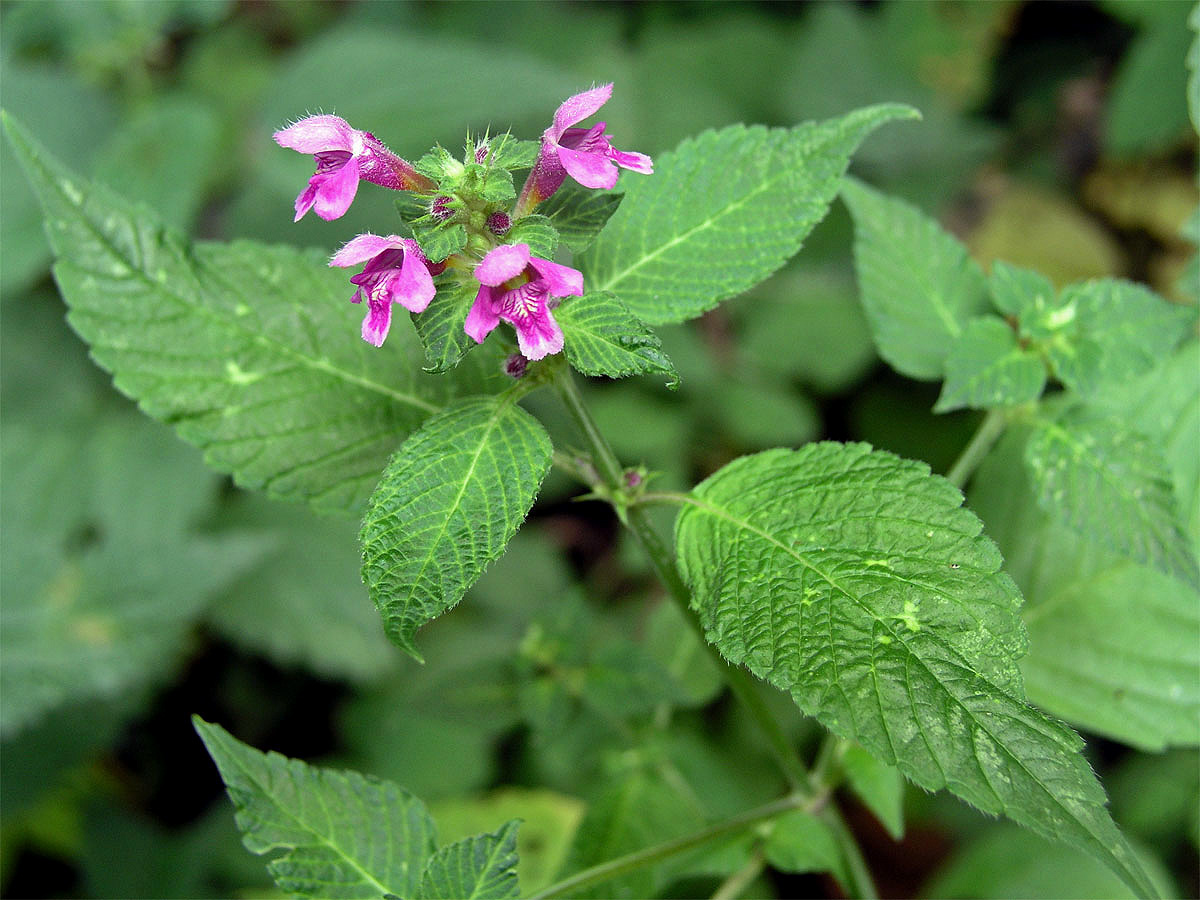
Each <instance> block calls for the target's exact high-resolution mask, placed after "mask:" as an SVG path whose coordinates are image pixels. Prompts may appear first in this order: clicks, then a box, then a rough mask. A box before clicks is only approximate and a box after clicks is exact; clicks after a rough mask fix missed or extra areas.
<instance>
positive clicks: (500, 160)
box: [488, 134, 541, 171]
mask: <svg viewBox="0 0 1200 900" xmlns="http://www.w3.org/2000/svg"><path fill="white" fill-rule="evenodd" d="M540 147H541V143H540V142H539V141H522V140H518V139H517V138H515V137H513V136H512V135H511V134H500V135H497V136H496V137H494V138H489V139H488V151H489V154H490V155H489V158H488V162H490V163H491V165H493V166H498V167H499V168H501V169H508V170H509V171H512V170H513V169H531V168H533V164H534V161H535V160H537V155H538V149H539V148H540Z"/></svg>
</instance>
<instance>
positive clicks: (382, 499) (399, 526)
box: [360, 398, 552, 660]
mask: <svg viewBox="0 0 1200 900" xmlns="http://www.w3.org/2000/svg"><path fill="white" fill-rule="evenodd" d="M551 450H552V448H551V446H550V439H549V437H548V436H547V434H546V431H545V429H543V428H542V426H541V424H539V423H538V421H537V420H536V419H535V418H533V416H531V415H529V413H527V412H525V411H524V410H523V409H521V408H520V407H519V406H516V405H515V404H514V403H513V402H512V400H511V398H494V399H474V400H463V401H460V402H459V403H457V404H455V405H453V406H451V407H449V408H448V409H446V410H444V411H443V412H441V413H439V414H437V415H436V416H433V417H432V418H430V419H429V420H428V421H427V422H426V423H425V424H424V425H422V426H421V428H420V430H418V431H417V432H416V433H415V434H413V435H412V436H411V437H410V438H409V439H408V440H406V441H405V442H404V443H403V444H402V445H401V446H400V449H399V450H397V451H396V454H395V456H393V457H392V460H391V462H390V463H388V466H387V468H386V469H385V470H384V472H383V476H382V478H380V480H379V485H378V487H376V489H375V493H374V494H372V495H371V500H370V503H369V504H368V506H367V513H366V516H365V518H364V519H363V527H362V533H361V536H360V537H361V541H362V547H363V581H364V582H366V584H367V588H368V590H369V591H370V594H371V599H372V600H374V601H375V606H376V607H377V608H378V609H379V612H380V615H382V616H383V623H384V629H385V630H386V631H387V633H388V636H389V637H391V639H392V640H393V641H395V642H396V643H397V644H398V645H399V646H400V647H401V648H403V649H404V650H405V651H406V652H407V653H409V654H411V655H412V656H413V657H415V658H416V659H418V660H419V659H421V655H420V654H419V653H418V652H417V649H416V646H415V645H414V644H413V635H415V634H416V631H417V629H418V628H420V627H421V626H422V625H424V624H425V623H426V622H428V621H430V620H431V619H433V618H436V617H437V616H439V615H441V614H442V613H444V612H446V611H447V610H448V609H450V608H451V607H453V606H454V605H455V604H457V603H458V601H459V600H461V599H462V595H463V593H464V592H465V591H466V590H467V588H469V587H470V586H471V585H472V584H474V583H475V580H476V579H477V578H478V577H479V576H480V575H481V574H483V570H484V568H485V567H486V566H487V564H488V563H490V562H492V561H493V560H495V559H496V558H497V557H499V556H500V555H501V554H502V553H503V552H504V547H505V545H506V544H507V543H508V541H509V539H510V538H511V537H512V536H513V534H515V533H516V531H517V528H518V527H519V526H520V524H521V522H523V521H524V519H525V516H526V514H527V513H528V512H529V507H530V506H532V505H533V499H534V497H535V496H536V495H537V490H538V487H539V486H540V485H541V483H542V479H543V478H544V477H545V475H546V472H547V470H548V469H549V468H550V454H551Z"/></svg>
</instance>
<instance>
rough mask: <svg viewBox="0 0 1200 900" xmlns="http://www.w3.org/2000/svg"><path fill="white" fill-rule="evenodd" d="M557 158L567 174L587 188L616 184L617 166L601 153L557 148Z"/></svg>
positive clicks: (606, 187)
mask: <svg viewBox="0 0 1200 900" xmlns="http://www.w3.org/2000/svg"><path fill="white" fill-rule="evenodd" d="M558 160H559V162H561V163H562V165H563V168H564V169H566V170H567V174H568V175H570V176H571V177H572V178H574V179H575V180H576V181H578V182H579V183H580V184H582V185H583V186H584V187H588V188H604V189H606V190H607V189H608V188H611V187H613V186H614V185H616V183H617V176H618V175H619V174H620V173H619V172H617V167H616V166H614V165H613V164H612V162H610V161H609V159H608V157H606V156H605V155H604V154H603V153H596V152H588V151H586V150H568V149H567V148H566V147H559V148H558Z"/></svg>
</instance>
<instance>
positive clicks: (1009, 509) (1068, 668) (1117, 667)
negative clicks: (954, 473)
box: [971, 369, 1200, 750]
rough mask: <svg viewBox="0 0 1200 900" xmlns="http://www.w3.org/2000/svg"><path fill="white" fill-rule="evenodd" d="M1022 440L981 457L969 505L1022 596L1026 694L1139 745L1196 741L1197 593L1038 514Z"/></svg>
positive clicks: (1022, 431)
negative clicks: (1026, 640) (1026, 646)
mask: <svg viewBox="0 0 1200 900" xmlns="http://www.w3.org/2000/svg"><path fill="white" fill-rule="evenodd" d="M1194 371H1195V370H1194V369H1193V370H1192V373H1193V374H1192V375H1191V377H1192V378H1193V379H1194V378H1195V375H1194ZM1027 439H1028V429H1027V428H1018V429H1013V430H1012V431H1010V432H1009V433H1008V434H1006V435H1005V437H1004V438H1003V439H1002V440H1001V441H1000V443H999V444H998V445H997V447H996V449H995V450H993V452H992V453H991V454H989V455H988V457H987V459H986V460H984V462H983V464H982V466H981V467H980V469H979V472H978V473H977V476H976V478H974V479H973V480H972V488H971V505H972V508H974V509H976V510H977V511H978V513H979V515H980V516H982V517H983V519H984V520H985V521H986V522H987V526H988V532H989V533H990V534H991V535H993V536H994V537H995V539H996V541H997V543H998V544H999V545H1000V549H1001V550H1002V551H1003V552H1004V557H1005V560H1006V561H1007V566H1008V569H1009V571H1010V572H1011V573H1012V576H1013V578H1014V579H1016V581H1017V583H1018V584H1019V585H1020V586H1021V589H1022V591H1023V592H1024V594H1025V597H1026V606H1025V608H1024V610H1023V612H1024V618H1025V622H1026V627H1027V630H1028V632H1029V644H1030V650H1029V654H1028V655H1027V656H1025V657H1024V659H1022V660H1021V671H1022V674H1023V675H1024V676H1025V686H1026V691H1027V692H1028V695H1029V698H1030V699H1031V700H1032V701H1033V702H1034V703H1036V704H1037V705H1038V706H1039V707H1041V708H1042V709H1044V710H1046V711H1047V712H1049V713H1050V714H1052V715H1055V716H1060V717H1062V718H1064V719H1066V720H1067V721H1069V722H1071V723H1072V724H1074V725H1076V726H1078V727H1081V728H1086V729H1088V730H1089V731H1092V732H1096V733H1099V734H1102V735H1105V736H1106V737H1110V738H1113V739H1115V740H1119V741H1123V742H1125V743H1126V744H1131V745H1133V746H1136V747H1141V748H1144V749H1147V750H1161V749H1162V748H1163V747H1165V746H1168V745H1171V744H1195V743H1197V742H1200V733H1198V732H1200V685H1198V684H1197V682H1196V677H1195V673H1196V671H1197V666H1200V608H1198V607H1197V604H1196V596H1195V591H1194V590H1193V589H1191V588H1189V587H1188V586H1187V585H1185V584H1184V583H1183V582H1181V581H1179V580H1178V579H1175V578H1171V577H1169V576H1167V575H1164V574H1162V573H1161V572H1157V571H1155V570H1153V569H1150V568H1148V567H1146V566H1141V565H1137V564H1135V563H1131V562H1130V561H1129V560H1126V559H1122V558H1121V557H1119V556H1117V555H1116V554H1114V553H1112V552H1111V551H1109V550H1107V549H1105V548H1102V547H1100V546H1098V545H1097V544H1096V543H1095V542H1092V541H1087V540H1085V539H1084V538H1083V537H1081V536H1080V535H1078V534H1076V533H1075V532H1074V531H1072V530H1071V529H1070V528H1068V527H1067V526H1066V525H1063V524H1061V523H1059V522H1058V521H1056V520H1055V519H1053V518H1052V517H1051V516H1050V515H1049V514H1048V513H1046V512H1044V511H1043V510H1041V509H1040V508H1039V507H1038V503H1037V500H1036V499H1035V497H1034V495H1033V492H1032V488H1031V486H1030V484H1029V477H1028V474H1027V473H1026V471H1025V466H1024V463H1023V451H1024V447H1025V443H1026V441H1027ZM1184 440H1185V441H1186V438H1185V439H1184ZM1189 455H1190V456H1191V457H1193V458H1194V457H1195V451H1194V448H1192V449H1190V452H1189Z"/></svg>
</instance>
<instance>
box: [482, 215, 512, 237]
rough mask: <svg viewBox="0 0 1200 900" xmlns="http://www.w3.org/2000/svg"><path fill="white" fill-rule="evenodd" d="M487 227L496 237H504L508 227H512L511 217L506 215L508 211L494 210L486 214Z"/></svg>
mask: <svg viewBox="0 0 1200 900" xmlns="http://www.w3.org/2000/svg"><path fill="white" fill-rule="evenodd" d="M487 227H488V231H490V232H491V233H492V234H494V235H496V237H504V236H505V235H506V234H508V229H510V228H512V219H510V218H509V217H508V213H503V212H494V213H492V214H491V215H490V216H488V219H487Z"/></svg>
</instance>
